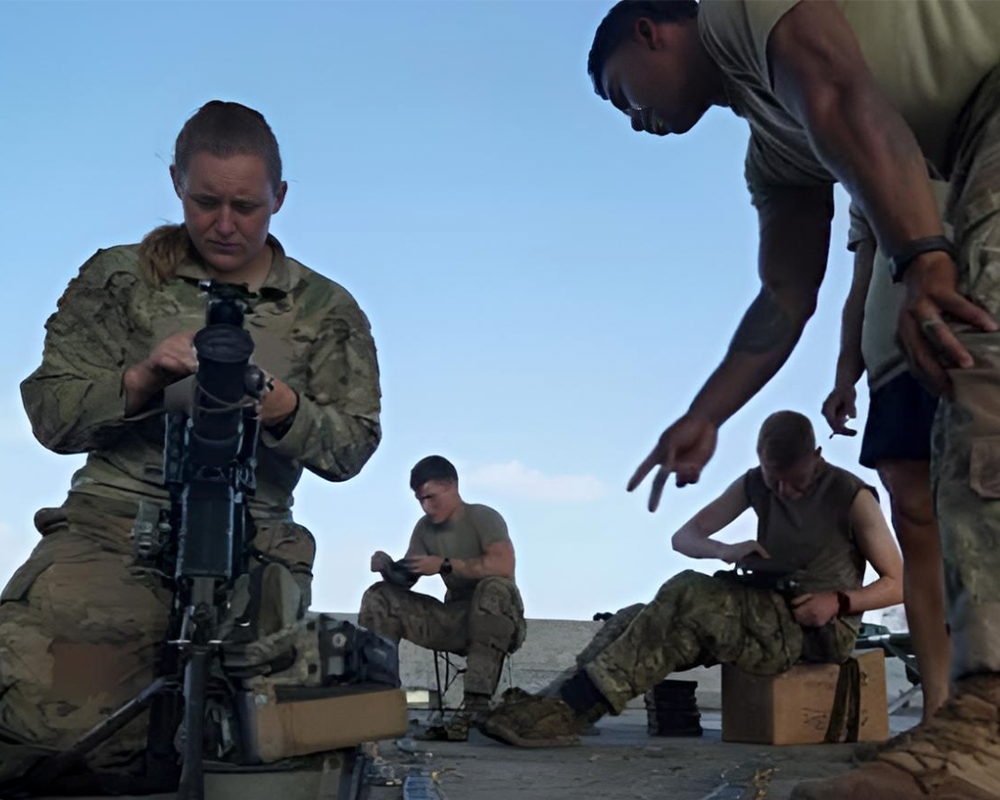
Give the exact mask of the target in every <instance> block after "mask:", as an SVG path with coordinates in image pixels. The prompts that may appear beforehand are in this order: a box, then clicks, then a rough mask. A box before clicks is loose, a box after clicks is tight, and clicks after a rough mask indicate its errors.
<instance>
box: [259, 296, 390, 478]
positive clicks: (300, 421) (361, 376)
mask: <svg viewBox="0 0 1000 800" xmlns="http://www.w3.org/2000/svg"><path fill="white" fill-rule="evenodd" d="M340 292H341V293H342V294H343V297H341V298H340V299H339V300H338V301H337V302H336V303H335V304H334V306H333V307H332V308H330V309H329V310H328V311H327V313H325V314H323V315H321V316H320V317H319V322H318V323H317V325H316V330H315V331H314V332H310V336H311V335H313V334H314V335H315V339H314V341H313V342H312V344H311V346H310V350H309V358H308V363H309V366H308V370H307V373H308V374H307V376H306V379H305V384H304V385H294V384H293V383H292V382H290V385H292V388H293V389H295V390H296V391H297V392H298V395H299V406H298V409H297V410H296V412H295V417H294V420H293V422H292V425H291V427H290V428H289V429H288V431H287V432H286V433H285V434H284V435H283V436H282V437H281V438H280V439H278V438H276V437H275V436H274V435H273V434H272V433H270V432H268V431H267V430H265V431H263V433H262V434H261V442H262V443H263V444H264V446H265V447H269V448H271V449H272V450H273V451H274V452H275V453H277V454H278V455H282V456H285V457H286V458H292V459H295V460H297V461H299V462H300V463H301V464H302V465H303V466H304V467H305V468H306V469H308V470H310V471H311V472H314V473H315V474H317V475H319V476H320V477H321V478H325V479H326V480H329V481H344V480H347V479H348V478H352V477H354V476H355V475H357V474H358V472H360V471H361V468H362V467H363V466H364V465H365V462H367V461H368V459H369V458H370V457H371V455H372V453H374V452H375V448H376V447H378V443H379V440H380V438H381V436H382V429H381V426H380V424H379V411H380V397H381V391H380V389H379V371H378V360H377V357H376V353H375V342H374V340H373V339H372V335H371V326H370V325H369V323H368V319H367V317H365V315H364V313H363V312H362V311H361V309H360V308H359V307H358V305H357V303H356V302H355V301H354V298H352V297H351V296H350V295H348V294H347V293H346V292H345V291H343V290H340Z"/></svg>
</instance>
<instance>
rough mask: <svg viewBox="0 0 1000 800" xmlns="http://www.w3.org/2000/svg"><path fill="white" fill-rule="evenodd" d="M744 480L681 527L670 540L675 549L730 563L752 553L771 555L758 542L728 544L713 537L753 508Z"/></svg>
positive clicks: (740, 480) (690, 554)
mask: <svg viewBox="0 0 1000 800" xmlns="http://www.w3.org/2000/svg"><path fill="white" fill-rule="evenodd" d="M743 480H744V479H743V478H742V477H741V478H739V479H738V480H735V481H733V483H731V484H730V485H729V487H728V488H727V489H726V490H725V491H724V492H723V493H722V494H720V495H719V496H718V497H717V498H715V500H713V501H712V502H711V503H709V504H708V505H707V506H705V507H704V508H703V509H702V510H701V511H699V512H698V513H697V514H695V515H694V516H693V517H692V518H691V519H689V520H688V521H687V522H685V523H684V525H682V526H681V527H680V528H679V529H678V531H677V532H676V533H675V534H674V535H673V536H672V537H671V539H670V544H671V545H672V546H673V548H674V550H676V551H677V552H678V553H681V554H682V555H685V556H688V557H689V558H718V559H721V560H722V561H727V562H729V563H734V562H736V561H739V560H740V559H742V558H745V557H746V556H748V555H750V553H757V554H759V555H761V556H763V557H764V558H768V554H767V552H766V551H765V550H764V548H763V547H761V546H760V545H759V544H758V543H757V542H756V541H749V542H739V543H738V544H726V543H725V542H717V541H715V540H714V539H712V538H711V537H712V536H714V535H715V534H716V533H718V532H719V531H721V530H722V529H723V528H725V527H726V526H727V525H729V524H730V523H731V522H733V521H734V520H735V519H736V518H737V517H739V516H740V514H742V513H743V512H744V511H746V510H747V509H748V508H749V507H750V501H749V500H748V499H747V495H746V491H745V490H744V488H743Z"/></svg>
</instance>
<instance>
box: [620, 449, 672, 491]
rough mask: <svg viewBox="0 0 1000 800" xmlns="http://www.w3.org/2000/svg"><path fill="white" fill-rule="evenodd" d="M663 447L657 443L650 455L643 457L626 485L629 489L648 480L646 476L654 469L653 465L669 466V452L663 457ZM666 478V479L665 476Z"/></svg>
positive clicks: (631, 489)
mask: <svg viewBox="0 0 1000 800" xmlns="http://www.w3.org/2000/svg"><path fill="white" fill-rule="evenodd" d="M661 449H662V447H661V445H660V444H659V443H657V445H656V447H654V448H653V449H652V451H650V453H649V455H648V456H646V457H645V458H644V459H643V461H642V463H641V464H640V465H639V467H638V468H637V469H636V471H635V472H634V473H632V477H631V478H629V482H628V485H627V486H626V487H625V488H626V490H627V491H630V492H631V491H633V490H634V489H635V488H636V487H637V486H638V485H639V484H640V483H642V482H643V481H644V480H646V476H647V475H649V473H650V472H652V471H653V467H658V466H661V465H662V466H667V463H668V462H669V453H668V454H667V457H663V456H661V454H660V451H661ZM664 480H666V479H665V478H664ZM661 488H662V487H661Z"/></svg>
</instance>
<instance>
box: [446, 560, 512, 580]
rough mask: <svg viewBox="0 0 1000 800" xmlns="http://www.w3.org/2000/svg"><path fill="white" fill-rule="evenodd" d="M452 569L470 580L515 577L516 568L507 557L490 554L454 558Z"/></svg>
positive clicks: (508, 578) (509, 578)
mask: <svg viewBox="0 0 1000 800" xmlns="http://www.w3.org/2000/svg"><path fill="white" fill-rule="evenodd" d="M451 569H452V572H453V573H454V574H455V575H458V576H459V577H462V578H468V579H470V580H479V579H480V578H492V577H498V578H506V579H507V580H513V579H514V570H513V568H512V565H511V564H509V563H508V561H507V559H503V558H496V557H493V556H488V555H487V556H480V557H479V558H453V559H451Z"/></svg>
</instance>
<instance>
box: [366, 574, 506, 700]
mask: <svg viewBox="0 0 1000 800" xmlns="http://www.w3.org/2000/svg"><path fill="white" fill-rule="evenodd" d="M358 622H359V624H361V625H363V626H365V627H366V628H370V629H371V630H373V631H375V632H376V633H379V634H381V635H382V636H386V637H388V638H390V639H393V640H395V641H399V640H400V639H406V640H408V641H410V642H413V643H414V644H416V645H419V646H420V647H426V648H428V649H430V650H441V651H443V652H447V653H455V654H457V655H461V656H465V657H466V665H465V667H466V671H465V676H464V679H465V695H466V699H467V702H475V700H472V701H470V700H469V698H470V696H473V697H474V698H477V699H478V698H489V697H492V695H493V692H494V691H495V690H496V687H497V683H498V681H499V680H500V670H501V669H502V668H503V660H504V657H505V656H506V655H507V654H508V653H513V652H515V651H516V650H517V649H518V648H519V647H520V646H521V645H522V644H523V643H524V635H525V632H526V626H525V622H524V605H523V603H522V602H521V594H520V592H518V590H517V586H515V585H514V583H513V581H509V580H507V579H506V578H499V577H490V578H483V579H482V580H480V581H478V583H477V584H476V587H475V589H474V590H473V592H472V597H471V598H470V599H468V600H449V601H448V602H445V603H442V602H441V601H440V600H437V599H435V598H433V597H429V596H428V595H425V594H420V593H418V592H411V591H410V590H409V589H403V588H401V587H399V586H394V585H392V584H391V583H387V582H384V581H383V582H380V583H376V584H375V585H374V586H372V587H371V588H370V589H369V590H368V591H367V592H365V596H364V598H363V599H362V601H361V612H360V614H359V615H358Z"/></svg>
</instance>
